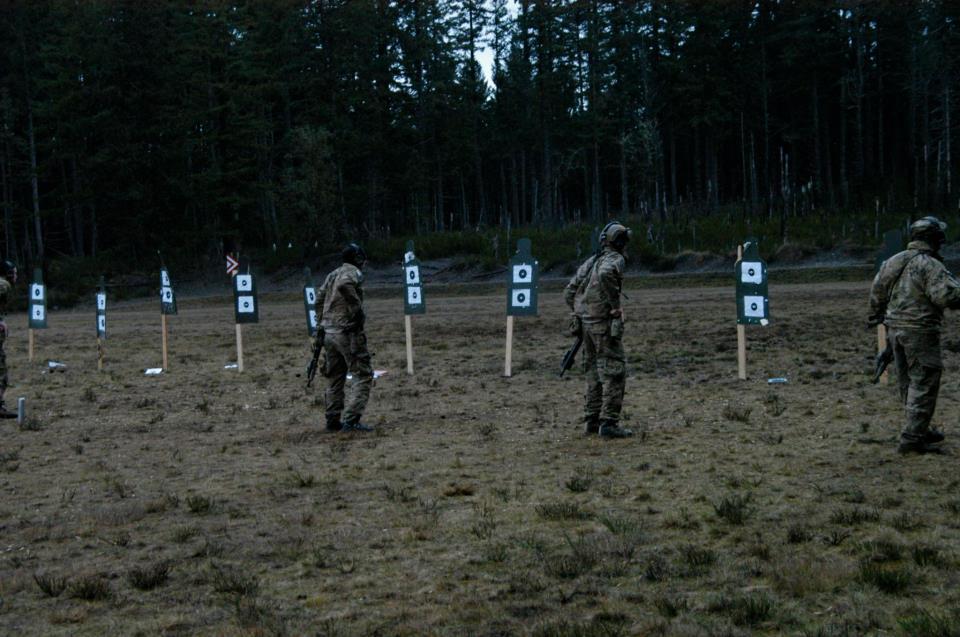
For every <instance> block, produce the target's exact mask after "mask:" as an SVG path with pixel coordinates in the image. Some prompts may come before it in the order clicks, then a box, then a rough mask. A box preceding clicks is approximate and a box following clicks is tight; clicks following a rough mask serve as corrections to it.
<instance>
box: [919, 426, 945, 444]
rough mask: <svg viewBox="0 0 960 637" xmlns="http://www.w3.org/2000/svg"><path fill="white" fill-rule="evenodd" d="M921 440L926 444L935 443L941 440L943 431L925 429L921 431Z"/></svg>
mask: <svg viewBox="0 0 960 637" xmlns="http://www.w3.org/2000/svg"><path fill="white" fill-rule="evenodd" d="M921 440H923V442H924V443H926V444H928V445H937V444H940V443H941V442H943V433H942V432H940V431H937V430H936V429H927V430H926V431H925V432H923V438H921Z"/></svg>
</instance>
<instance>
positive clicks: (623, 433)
mask: <svg viewBox="0 0 960 637" xmlns="http://www.w3.org/2000/svg"><path fill="white" fill-rule="evenodd" d="M629 240H630V231H629V230H628V229H627V228H626V227H625V226H623V225H621V224H620V223H617V222H616V221H614V222H612V223H610V224H607V227H606V228H604V229H603V232H602V233H601V234H600V251H599V252H598V253H597V254H595V255H594V256H592V257H590V258H589V259H587V260H586V261H585V262H584V263H583V264H582V265H581V266H580V268H579V269H578V270H577V273H576V274H575V275H574V276H573V278H572V279H570V283H568V284H567V287H566V289H565V290H564V298H565V300H566V302H567V305H568V306H570V309H571V310H573V313H574V316H575V317H576V319H575V320H579V322H580V329H581V330H582V333H583V356H584V363H585V365H586V368H587V396H586V406H585V408H584V424H585V429H586V433H587V434H596V433H599V434H600V435H601V436H603V437H605V438H625V437H627V436H631V435H633V432H632V431H630V430H629V429H624V428H623V427H620V425H619V424H618V423H619V420H620V409H621V407H622V406H623V392H624V389H625V384H626V378H627V356H626V354H625V353H624V351H623V323H624V321H625V319H626V317H625V316H624V313H623V308H622V307H621V305H620V290H621V288H622V286H623V269H624V265H625V261H624V258H623V254H624V250H625V249H626V246H627V242H628V241H629Z"/></svg>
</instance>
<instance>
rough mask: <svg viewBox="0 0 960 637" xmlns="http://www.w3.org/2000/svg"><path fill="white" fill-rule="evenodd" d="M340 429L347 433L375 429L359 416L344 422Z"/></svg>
mask: <svg viewBox="0 0 960 637" xmlns="http://www.w3.org/2000/svg"><path fill="white" fill-rule="evenodd" d="M340 431H342V432H344V433H346V432H348V431H364V432H365V431H373V427H370V426H367V425H364V424H362V423H361V422H360V419H359V418H355V419H351V420H347V421H345V422H344V423H343V429H341V430H340Z"/></svg>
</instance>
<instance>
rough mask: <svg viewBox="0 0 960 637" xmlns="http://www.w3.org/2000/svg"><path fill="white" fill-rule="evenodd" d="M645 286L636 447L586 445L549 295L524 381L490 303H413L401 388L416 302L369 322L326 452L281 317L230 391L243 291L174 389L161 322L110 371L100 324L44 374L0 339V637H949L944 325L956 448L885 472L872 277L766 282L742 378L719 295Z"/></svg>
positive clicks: (195, 333)
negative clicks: (351, 416) (98, 340)
mask: <svg viewBox="0 0 960 637" xmlns="http://www.w3.org/2000/svg"><path fill="white" fill-rule="evenodd" d="M628 293H629V294H630V301H629V302H628V303H627V311H628V319H629V323H628V325H627V334H626V337H625V338H626V347H627V351H628V355H629V357H630V363H631V365H630V378H629V380H628V387H627V398H626V405H625V419H626V421H627V424H628V426H631V427H633V428H634V429H635V430H636V431H637V434H638V435H637V436H635V437H634V438H632V439H630V440H625V441H603V440H600V439H598V438H596V437H593V438H584V437H583V436H582V435H581V428H580V424H579V414H580V409H581V394H582V375H581V374H580V373H579V369H577V370H575V373H573V374H570V375H568V378H565V379H563V380H559V379H558V378H557V376H556V372H557V368H558V365H559V361H560V357H561V355H562V353H563V351H564V349H565V348H566V347H567V346H568V342H567V339H566V338H564V337H563V335H562V328H563V325H564V324H565V322H566V312H565V308H564V307H563V305H562V301H561V297H560V295H559V293H558V292H557V291H555V290H552V291H551V290H547V291H545V292H544V293H543V294H542V295H541V297H540V302H541V308H540V310H541V311H540V314H541V316H540V317H539V318H531V319H518V320H517V323H516V334H515V360H514V377H513V378H510V379H505V378H502V377H501V374H502V370H503V346H504V323H505V320H504V305H505V296H506V295H505V293H504V292H503V291H502V290H500V291H497V292H496V293H489V294H476V295H470V294H468V293H458V294H457V295H452V296H448V297H445V298H441V297H439V296H437V295H433V296H431V295H429V289H428V297H427V305H428V309H429V312H430V313H429V314H428V315H426V316H425V317H416V318H415V319H414V336H415V355H416V363H417V373H416V375H415V376H413V377H408V376H407V375H406V374H405V373H404V366H405V359H404V349H403V348H404V343H403V320H402V316H401V310H402V305H401V300H400V296H399V294H398V295H396V297H395V298H382V297H378V298H374V299H372V300H371V301H370V302H369V304H368V305H369V307H368V312H367V314H368V316H369V320H368V326H369V342H370V347H371V350H372V351H374V352H375V358H374V366H375V367H376V368H378V369H386V370H389V373H388V374H387V375H386V376H385V377H383V378H381V379H380V380H378V381H377V385H376V387H375V388H374V391H373V395H372V399H371V403H370V408H369V411H368V416H367V418H366V420H367V422H369V423H370V424H372V425H375V426H376V427H377V430H376V432H375V433H373V434H367V435H357V434H326V433H323V432H322V422H323V416H322V411H323V408H322V401H323V398H322V395H323V392H322V386H323V379H322V378H318V383H317V385H318V386H317V387H315V388H314V389H312V390H308V391H305V390H304V387H303V385H304V378H303V376H302V373H303V368H304V366H305V364H306V360H307V357H308V355H309V348H308V341H307V338H306V335H305V330H304V326H303V322H304V318H303V308H302V305H301V304H300V302H299V301H297V300H293V299H292V298H290V299H287V300H281V299H279V298H277V299H273V300H272V301H271V299H269V298H268V299H265V301H264V303H263V306H262V311H261V321H262V323H261V324H260V325H257V326H251V327H248V328H247V329H246V331H245V333H244V337H245V338H244V340H245V346H246V347H245V359H246V365H247V369H246V371H245V372H244V373H243V374H239V373H237V371H236V370H225V369H224V365H225V364H227V363H229V362H232V361H233V360H235V352H234V328H233V322H232V321H233V313H232V308H231V305H230V303H229V301H228V300H227V299H224V300H223V301H211V300H205V301H191V300H189V299H188V300H184V301H182V303H181V308H180V309H181V313H180V316H178V317H175V318H173V319H172V320H171V322H170V323H171V326H172V333H171V336H170V348H171V364H170V371H169V373H168V374H165V375H163V376H160V377H149V376H144V375H143V369H144V368H146V367H154V366H159V363H160V351H159V344H160V335H159V316H158V307H157V303H155V302H153V301H151V302H143V303H129V304H123V305H115V306H114V307H111V308H110V309H109V310H108V324H109V330H110V339H109V341H108V342H107V344H106V356H107V359H106V369H105V371H104V372H103V373H98V372H97V370H96V347H95V342H94V338H93V326H94V318H93V311H92V309H91V308H88V309H86V310H84V311H71V312H65V313H54V314H52V315H51V317H50V325H51V328H50V329H49V330H46V331H45V332H42V333H40V334H38V338H37V348H38V349H37V351H38V357H39V360H40V361H42V362H45V361H46V360H47V359H55V360H58V361H62V362H64V363H66V364H67V371H65V372H63V373H54V374H50V373H44V372H45V367H44V365H43V364H41V362H37V363H34V364H33V365H28V363H27V362H26V334H25V328H24V327H23V326H24V325H25V322H26V321H25V318H24V316H23V315H22V314H21V315H18V316H17V315H15V316H12V317H9V319H8V323H9V324H10V325H11V328H12V330H13V333H12V335H11V337H10V338H9V339H8V341H7V352H8V360H9V365H10V368H11V375H12V378H13V381H14V386H13V387H12V388H11V389H10V390H9V394H8V395H9V397H10V398H11V401H10V402H14V403H15V399H16V397H17V396H21V395H22V396H26V397H27V404H28V410H29V413H30V418H29V419H28V420H27V422H26V423H25V425H23V426H22V427H20V428H18V427H17V425H16V424H13V421H4V422H3V423H2V424H0V427H2V432H3V435H2V437H0V493H2V500H0V538H2V541H0V633H2V634H10V635H13V634H33V635H48V634H50V635H57V634H62V635H106V634H110V635H137V634H142V635H197V634H199V635H234V634H237V635H283V634H289V635H304V634H308V635H514V634H533V635H542V636H571V637H572V636H588V635H621V634H624V635H628V634H637V635H684V636H693V635H747V634H761V635H762V634H767V635H774V634H791V635H811V636H813V635H821V636H833V635H835V636H841V635H870V634H878V635H879V634H883V635H890V634H902V635H919V636H934V635H937V636H948V635H958V634H960V615H958V613H957V611H956V609H957V608H958V607H960V587H958V584H960V571H958V569H957V565H958V559H960V492H958V488H957V487H958V485H960V473H958V471H957V456H956V451H955V449H956V447H955V445H954V444H952V442H953V441H952V438H953V437H954V436H955V435H956V426H955V425H954V423H955V421H956V419H957V415H958V410H960V405H958V402H957V396H958V391H957V389H958V381H960V370H958V367H960V365H958V363H960V360H958V358H960V357H958V356H957V352H960V338H958V337H957V334H956V328H957V322H956V320H955V319H953V318H951V319H949V320H948V322H947V326H946V330H945V344H946V348H945V361H946V365H947V372H946V374H945V383H944V387H943V389H942V391H941V403H940V407H939V411H938V416H937V418H936V419H935V422H936V423H938V424H939V425H941V426H944V428H945V429H946V432H947V434H948V441H947V444H946V445H945V449H944V452H943V453H942V454H939V455H930V456H923V457H900V456H898V455H897V454H896V453H895V451H894V449H895V446H896V439H897V431H898V426H899V423H900V421H901V412H900V409H899V406H898V404H897V400H896V396H895V395H894V389H893V386H892V385H891V386H888V387H875V386H872V385H870V384H869V378H868V371H869V369H870V367H871V364H872V351H873V348H874V345H875V343H874V342H875V334H874V333H873V332H871V331H868V330H866V328H865V327H864V324H865V314H866V295H867V283H865V282H844V283H825V284H819V285H816V286H814V285H780V286H777V285H773V286H772V287H771V312H772V314H773V323H772V325H771V326H770V327H767V328H756V329H754V328H750V329H749V330H748V336H749V374H750V379H749V380H748V381H746V382H741V381H737V380H736V336H735V334H736V332H735V327H734V323H733V320H732V315H733V313H734V304H733V298H732V290H731V289H729V288H696V287H693V288H691V287H684V288H676V289H670V288H658V289H649V288H647V289H641V288H640V287H639V286H638V285H637V284H636V282H631V286H630V288H628ZM771 376H785V377H787V378H788V379H789V381H790V382H789V384H786V385H776V386H769V385H767V383H766V379H767V378H768V377H771ZM944 423H945V425H944Z"/></svg>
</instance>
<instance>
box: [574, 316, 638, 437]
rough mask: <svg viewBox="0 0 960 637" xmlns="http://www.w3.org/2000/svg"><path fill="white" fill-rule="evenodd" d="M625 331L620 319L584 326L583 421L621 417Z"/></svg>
mask: <svg viewBox="0 0 960 637" xmlns="http://www.w3.org/2000/svg"><path fill="white" fill-rule="evenodd" d="M622 332H623V323H621V322H620V321H619V320H615V321H604V322H603V323H593V324H584V326H583V363H584V367H585V368H586V372H587V397H586V405H585V407H584V410H583V419H584V422H587V423H591V422H596V421H597V420H598V419H599V420H612V421H614V422H617V421H619V420H620V409H621V408H622V407H623V392H624V389H625V388H626V380H627V356H626V354H625V353H624V351H623V333H622Z"/></svg>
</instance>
